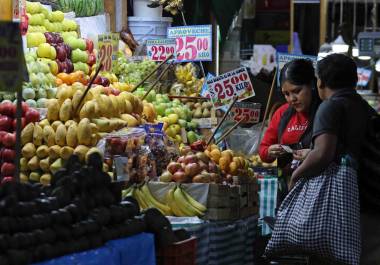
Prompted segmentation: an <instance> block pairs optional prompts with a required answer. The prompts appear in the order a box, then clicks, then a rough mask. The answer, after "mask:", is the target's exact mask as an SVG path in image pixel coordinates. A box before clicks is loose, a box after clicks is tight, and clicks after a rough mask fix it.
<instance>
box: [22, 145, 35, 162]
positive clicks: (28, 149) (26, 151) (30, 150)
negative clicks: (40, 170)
mask: <svg viewBox="0 0 380 265" xmlns="http://www.w3.org/2000/svg"><path fill="white" fill-rule="evenodd" d="M21 154H22V156H23V157H25V158H28V159H29V158H32V157H33V156H34V155H35V154H36V147H35V146H34V144H33V143H27V144H26V145H24V147H23V148H22V149H21Z"/></svg>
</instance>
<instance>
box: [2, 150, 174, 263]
mask: <svg viewBox="0 0 380 265" xmlns="http://www.w3.org/2000/svg"><path fill="white" fill-rule="evenodd" d="M101 167H102V160H101V157H100V156H98V155H92V156H91V157H90V158H89V162H88V163H87V165H85V166H83V165H82V164H81V163H79V160H78V158H77V157H75V156H73V157H71V158H70V162H69V163H68V165H67V167H63V168H61V169H60V170H59V171H58V172H57V173H56V174H55V176H54V181H53V183H52V185H51V186H50V187H41V186H40V185H31V184H28V183H17V182H6V183H4V184H3V185H1V186H0V202H1V203H0V204H1V213H2V215H1V218H0V222H1V226H0V239H1V249H2V252H1V255H0V263H1V264H17V265H24V264H25V265H26V264H31V263H35V262H40V261H43V260H46V259H52V258H55V257H59V256H62V255H66V254H71V253H74V252H80V251H85V250H88V249H92V248H98V247H101V246H102V245H103V244H104V243H106V242H107V241H109V240H113V239H117V238H122V237H128V236H132V235H135V234H138V233H142V232H145V231H146V232H152V233H155V234H156V235H155V236H157V239H158V240H159V241H158V242H159V243H163V242H167V243H168V244H171V243H173V242H175V236H173V231H172V230H171V227H170V223H169V222H168V220H167V219H166V218H165V217H164V216H162V215H161V214H160V213H159V212H158V211H156V210H152V209H150V210H147V211H146V212H144V213H142V215H140V211H139V207H138V205H137V203H135V201H134V200H133V198H126V200H124V201H121V190H120V189H119V188H118V187H117V186H115V185H113V184H112V183H110V178H109V176H108V174H107V173H105V172H102V170H101Z"/></svg>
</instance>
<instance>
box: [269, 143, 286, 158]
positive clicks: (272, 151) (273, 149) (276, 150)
mask: <svg viewBox="0 0 380 265" xmlns="http://www.w3.org/2000/svg"><path fill="white" fill-rule="evenodd" d="M285 153H286V152H285V150H284V149H283V148H282V147H281V145H280V144H274V145H271V146H269V148H268V156H270V157H271V158H278V157H279V156H282V155H283V154H285Z"/></svg>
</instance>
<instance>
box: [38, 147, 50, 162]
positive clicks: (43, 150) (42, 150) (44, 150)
mask: <svg viewBox="0 0 380 265" xmlns="http://www.w3.org/2000/svg"><path fill="white" fill-rule="evenodd" d="M36 154H37V157H38V158H40V159H43V158H45V157H47V156H49V147H48V146H47V145H41V146H39V147H38V148H37V151H36Z"/></svg>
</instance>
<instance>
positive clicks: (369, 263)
mask: <svg viewBox="0 0 380 265" xmlns="http://www.w3.org/2000/svg"><path fill="white" fill-rule="evenodd" d="M360 221H361V232H362V257H361V262H360V264H361V265H379V264H380V214H377V215H376V214H369V213H362V214H361V220H360Z"/></svg>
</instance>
